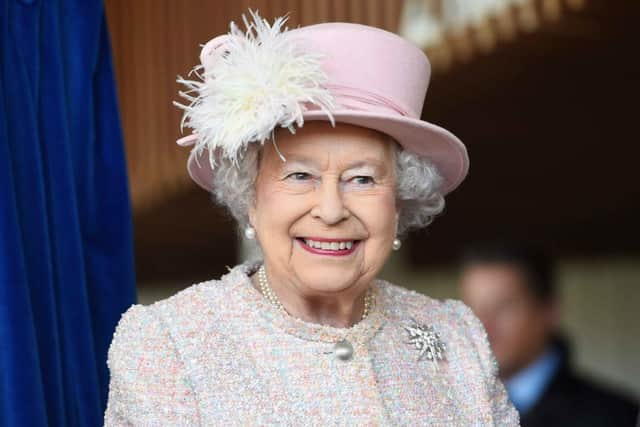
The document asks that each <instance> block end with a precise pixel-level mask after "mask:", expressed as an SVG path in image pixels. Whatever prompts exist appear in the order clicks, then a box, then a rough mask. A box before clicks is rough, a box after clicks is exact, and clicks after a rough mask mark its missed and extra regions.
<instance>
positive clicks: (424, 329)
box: [404, 319, 445, 363]
mask: <svg viewBox="0 0 640 427" xmlns="http://www.w3.org/2000/svg"><path fill="white" fill-rule="evenodd" d="M411 320H412V322H413V323H412V324H411V325H410V326H405V328H404V329H405V330H406V331H407V333H408V334H409V342H408V343H407V344H410V345H415V347H416V349H417V350H418V351H419V352H420V355H419V356H418V361H420V360H423V359H427V360H430V361H431V362H434V363H435V362H439V361H441V360H444V351H445V346H444V343H443V342H442V341H441V340H440V334H439V333H438V332H436V330H435V329H434V328H433V326H428V325H420V324H418V322H416V320H415V319H411Z"/></svg>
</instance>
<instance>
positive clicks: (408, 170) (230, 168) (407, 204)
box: [213, 138, 444, 235]
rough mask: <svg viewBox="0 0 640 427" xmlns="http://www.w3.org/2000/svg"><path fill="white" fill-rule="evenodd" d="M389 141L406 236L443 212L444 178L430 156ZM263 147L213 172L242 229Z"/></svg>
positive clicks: (220, 198) (221, 198)
mask: <svg viewBox="0 0 640 427" xmlns="http://www.w3.org/2000/svg"><path fill="white" fill-rule="evenodd" d="M390 140H391V142H392V143H393V144H394V145H395V148H396V149H395V157H396V159H395V160H396V198H397V201H398V208H399V218H398V234H399V235H404V234H405V233H406V232H408V231H409V230H415V229H419V228H423V227H426V226H427V225H429V224H430V223H431V222H432V221H433V219H434V217H435V216H436V215H438V214H439V213H441V212H442V210H443V209H444V196H443V194H442V191H441V189H442V184H443V179H442V176H441V175H440V173H439V172H438V169H437V168H436V166H435V165H434V164H433V162H431V160H429V158H427V157H421V156H419V155H417V154H414V153H411V152H409V151H406V150H404V149H402V148H401V146H400V145H399V144H398V143H397V142H395V141H394V140H393V139H391V138H390ZM260 149H261V147H259V146H257V145H252V146H250V147H249V148H247V150H246V151H245V153H244V156H242V157H241V159H240V160H239V161H238V163H234V162H232V161H231V160H226V159H220V160H218V162H217V164H216V167H215V169H214V171H213V181H214V182H215V186H214V187H213V188H214V191H213V195H214V199H215V201H216V202H217V203H218V204H220V205H222V206H224V207H226V208H227V209H228V210H229V212H230V213H231V215H232V216H233V217H234V218H235V220H236V221H237V222H238V225H239V226H240V228H241V229H243V228H244V227H246V226H247V225H248V224H249V208H250V207H251V206H252V204H253V203H254V202H255V183H256V178H257V176H258V166H259V160H260Z"/></svg>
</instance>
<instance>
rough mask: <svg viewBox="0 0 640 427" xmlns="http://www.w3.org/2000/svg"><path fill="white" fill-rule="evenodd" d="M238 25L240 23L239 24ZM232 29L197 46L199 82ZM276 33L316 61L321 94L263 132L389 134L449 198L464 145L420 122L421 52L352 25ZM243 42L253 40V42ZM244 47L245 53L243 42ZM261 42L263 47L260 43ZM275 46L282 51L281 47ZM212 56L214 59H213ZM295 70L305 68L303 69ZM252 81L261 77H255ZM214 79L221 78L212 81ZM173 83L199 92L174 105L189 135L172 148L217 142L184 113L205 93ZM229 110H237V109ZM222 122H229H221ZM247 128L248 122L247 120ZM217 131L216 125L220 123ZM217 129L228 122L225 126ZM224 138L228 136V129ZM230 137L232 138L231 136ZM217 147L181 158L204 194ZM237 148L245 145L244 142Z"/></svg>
mask: <svg viewBox="0 0 640 427" xmlns="http://www.w3.org/2000/svg"><path fill="white" fill-rule="evenodd" d="M254 18H256V24H248V26H249V27H250V26H253V30H254V31H257V30H260V29H259V28H256V25H265V21H262V22H259V21H258V20H259V17H257V15H255V14H254ZM245 23H247V22H246V20H245ZM266 25H267V27H266V28H267V30H269V29H270V30H273V29H274V28H275V27H276V26H278V25H281V22H279V21H276V23H274V25H273V27H268V24H266ZM263 29H264V28H263ZM234 31H235V32H236V36H237V31H238V30H237V28H234V26H233V25H232V33H231V34H230V35H228V36H221V37H217V38H215V39H213V40H212V41H210V42H209V43H207V45H205V47H204V48H203V50H202V55H201V61H202V68H203V69H204V81H206V80H207V72H208V70H209V69H211V68H213V67H212V66H211V62H212V61H219V60H220V59H221V58H222V60H225V58H226V55H228V53H229V52H233V49H234V48H238V47H237V43H236V42H233V43H231V44H232V46H229V44H230V43H229V37H230V36H232V35H233V34H234ZM280 34H287V35H288V36H289V37H290V39H291V40H294V42H295V46H296V47H295V51H296V52H300V51H303V52H305V53H307V54H310V55H311V56H309V58H310V60H308V61H307V62H305V63H304V66H305V67H306V66H308V65H309V63H312V62H313V61H314V60H315V61H316V62H317V64H318V66H319V67H320V68H321V70H319V71H320V85H321V86H322V88H321V89H322V90H324V91H325V92H324V93H323V92H311V93H310V94H308V95H306V98H304V100H306V102H305V101H302V102H299V105H295V106H294V107H293V109H294V110H296V109H298V110H299V109H300V108H302V110H301V111H298V112H299V113H300V115H301V117H297V118H296V117H288V120H282V119H279V120H276V121H275V122H265V125H264V129H263V130H266V131H268V132H273V129H274V128H275V127H276V126H277V125H280V126H283V127H292V126H293V125H294V124H296V125H298V126H299V125H301V124H302V123H301V121H314V120H325V121H335V122H338V123H348V124H352V125H357V126H362V127H366V128H370V129H374V130H377V131H379V132H382V133H384V134H387V135H389V136H390V137H392V138H393V139H394V140H396V141H397V142H398V143H399V144H400V145H401V146H402V147H403V148H404V149H406V150H409V151H411V152H414V153H416V154H419V155H421V156H426V157H428V158H429V159H431V161H432V162H433V163H434V164H435V165H436V167H437V168H438V170H439V172H440V173H441V175H442V176H443V178H444V186H443V189H442V190H443V193H449V192H450V191H452V190H453V189H455V188H456V187H457V186H458V185H459V184H460V182H462V180H463V179H464V177H465V176H466V174H467V170H468V167H469V160H468V156H467V151H466V149H465V146H464V145H463V144H462V142H460V140H459V139H458V138H457V137H456V136H455V135H453V134H452V133H450V132H449V131H447V130H446V129H443V128H441V127H438V126H436V125H434V124H431V123H428V122H425V121H422V120H420V115H421V112H422V107H423V103H424V99H425V95H426V93H427V88H428V86H429V78H430V75H431V66H430V64H429V60H428V59H427V57H426V55H425V54H424V52H423V51H422V50H420V49H419V48H417V47H416V46H414V45H412V44H411V43H409V42H408V41H406V40H404V39H403V38H401V37H399V36H397V35H396V34H393V33H390V32H387V31H384V30H381V29H378V28H374V27H369V26H365V25H358V24H349V23H326V24H318V25H311V26H308V27H302V28H298V29H294V30H291V31H285V32H283V33H280ZM249 41H253V42H255V40H249ZM244 43H245V47H246V38H245V41H244ZM268 44H269V43H267V42H265V43H264V45H268ZM254 47H255V43H254ZM276 48H277V50H282V49H283V47H282V46H278V47H276ZM238 49H240V48H238ZM215 52H221V53H219V54H215ZM309 58H308V59H309ZM239 62H241V61H240V60H238V59H236V60H235V63H234V64H235V65H236V66H237V65H238V63H239ZM269 68H272V67H269ZM303 69H304V70H308V68H304V67H303ZM225 72H226V71H225ZM305 72H306V71H305ZM308 72H309V73H313V72H314V71H308ZM259 77H260V78H261V77H262V74H260V75H259ZM215 78H216V79H218V78H221V77H220V75H216V76H215ZM292 78H293V77H292ZM254 79H255V78H254ZM179 81H181V82H182V83H185V84H187V85H188V86H189V87H190V88H191V89H192V90H197V91H199V98H195V97H188V98H189V99H190V100H191V101H192V105H191V107H185V106H181V107H182V108H185V110H187V112H186V113H185V118H186V123H187V124H188V125H189V126H190V127H192V128H193V129H194V131H195V132H196V134H195V135H191V136H188V137H185V138H182V139H181V140H179V141H178V143H179V144H181V145H191V144H193V143H195V144H196V147H197V145H198V140H202V139H203V137H202V135H206V136H207V137H209V136H211V133H212V132H216V133H215V134H214V135H213V136H214V137H219V135H220V134H221V133H223V132H221V131H220V127H217V128H216V130H215V131H210V130H207V129H201V127H202V126H201V127H198V126H197V125H194V122H196V120H195V119H194V117H193V110H191V111H190V110H188V109H189V108H192V109H193V108H194V106H195V105H196V104H200V106H201V104H202V103H203V100H204V97H206V96H207V93H204V92H205V90H204V84H203V83H202V84H201V83H194V82H191V81H185V80H179ZM307 86H309V87H311V88H312V89H314V90H315V89H318V87H317V86H318V83H317V82H316V83H315V84H313V83H312V84H311V85H309V84H308V85H307ZM326 92H328V93H326ZM245 95H246V93H242V94H241V95H239V96H245ZM254 96H255V95H254ZM276 98H277V100H276V102H275V103H276V105H277V107H280V106H281V105H282V106H284V104H285V102H284V101H282V100H281V98H278V96H276ZM234 99H235V98H234ZM251 99H255V98H251ZM298 100H299V101H300V99H298ZM261 102H262V101H261ZM220 103H223V104H224V102H223V101H220V99H218V100H217V105H219V104H220ZM299 107H300V108H299ZM234 111H238V108H235V109H234ZM269 111H272V109H271V110H269ZM278 111H279V110H278ZM262 114H263V115H264V113H262ZM219 115H220V114H218V113H215V114H213V113H211V112H209V114H208V115H202V116H203V117H202V118H201V121H200V123H203V124H204V123H208V122H207V120H209V121H210V120H211V119H212V118H213V117H217V116H219ZM227 120H230V119H229V118H227ZM251 122H252V123H253V122H255V120H253V119H251ZM221 125H223V123H222V122H221ZM224 125H225V126H229V125H230V124H229V122H228V121H227V122H226V123H225V124H224ZM269 128H270V129H269ZM207 132H209V133H207ZM226 132H227V134H231V133H232V131H231V130H227V131H226ZM233 134H234V135H235V134H237V131H235V132H233ZM249 135H250V136H247V137H245V140H248V141H249V142H251V140H256V141H259V142H264V140H265V139H266V138H267V137H266V136H265V135H266V134H264V132H263V133H262V135H261V132H259V131H256V130H252V131H251V132H250V133H249ZM220 138H223V137H220ZM225 143H226V142H225ZM239 144H240V143H238V144H235V145H234V147H236V148H237V146H239ZM221 145H222V144H218V146H216V145H213V148H215V149H211V148H212V146H211V145H208V146H207V145H206V144H201V146H200V149H196V148H194V149H193V150H192V152H191V155H190V157H189V161H188V169H189V174H190V175H191V177H192V178H193V180H194V181H195V182H196V183H197V184H198V185H200V186H201V187H203V188H205V189H206V190H209V191H211V190H212V188H213V186H214V182H213V178H212V168H213V167H215V159H213V158H214V157H215V156H217V155H219V154H218V152H219V149H220V148H224V149H226V147H222V146H221ZM243 146H246V141H245V143H244V144H243ZM202 147H207V148H209V149H211V152H215V153H216V154H215V155H214V156H210V159H213V160H212V161H207V160H206V156H207V154H206V153H205V150H203V149H202ZM236 148H234V149H236Z"/></svg>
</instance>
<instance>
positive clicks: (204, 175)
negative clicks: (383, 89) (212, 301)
mask: <svg viewBox="0 0 640 427" xmlns="http://www.w3.org/2000/svg"><path fill="white" fill-rule="evenodd" d="M332 115H333V117H334V119H335V121H336V123H345V124H350V125H355V126H361V127H365V128H369V129H373V130H377V131H379V132H382V133H384V134H386V135H389V136H390V137H391V138H393V139H394V140H396V141H397V142H398V143H399V144H400V145H401V146H402V147H404V148H405V149H407V150H409V151H411V152H413V153H416V154H418V155H420V156H424V157H428V158H429V159H430V160H431V161H432V162H433V163H434V164H435V165H436V167H437V168H438V172H440V174H441V175H442V177H443V179H444V184H443V188H442V193H443V194H447V193H450V192H451V191H453V190H455V189H456V187H458V185H460V183H461V182H462V181H463V180H464V178H465V176H466V175H467V172H468V170H469V157H468V155H467V150H466V148H465V146H464V144H463V143H462V142H461V141H460V140H459V139H458V138H457V137H456V136H455V135H454V134H452V133H451V132H449V131H448V130H446V129H444V128H442V127H440V126H437V125H434V124H432V123H429V122H425V121H423V120H418V119H413V118H410V117H405V116H390V115H388V114H378V113H369V112H364V111H353V110H344V111H340V110H338V111H333V112H332ZM304 120H305V121H328V118H327V115H326V113H324V112H322V111H315V110H314V111H307V112H306V113H304ZM207 156H208V153H206V152H202V153H201V154H200V156H199V158H197V159H196V154H195V151H192V152H191V155H190V156H189V161H188V170H189V175H190V176H191V178H192V179H193V180H194V181H195V182H196V183H197V184H198V185H199V186H200V187H202V188H204V189H205V190H207V191H213V188H214V182H213V172H212V170H211V166H210V162H209V159H208V158H207Z"/></svg>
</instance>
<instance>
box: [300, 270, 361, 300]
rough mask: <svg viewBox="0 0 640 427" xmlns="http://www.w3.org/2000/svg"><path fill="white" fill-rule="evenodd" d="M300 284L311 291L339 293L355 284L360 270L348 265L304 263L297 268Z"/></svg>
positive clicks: (359, 278) (358, 279) (359, 275)
mask: <svg viewBox="0 0 640 427" xmlns="http://www.w3.org/2000/svg"><path fill="white" fill-rule="evenodd" d="M296 270H298V271H297V274H296V275H297V276H298V279H299V280H300V282H301V283H302V285H303V286H304V287H305V288H306V289H307V290H308V291H309V292H311V293H327V292H328V293H340V292H343V291H345V290H347V289H350V288H352V287H353V286H355V285H357V283H358V282H359V281H360V280H361V279H362V277H361V274H360V270H359V269H356V268H355V267H349V266H335V265H334V266H327V265H323V264H321V263H319V264H318V265H305V266H301V268H297V269H296Z"/></svg>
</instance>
